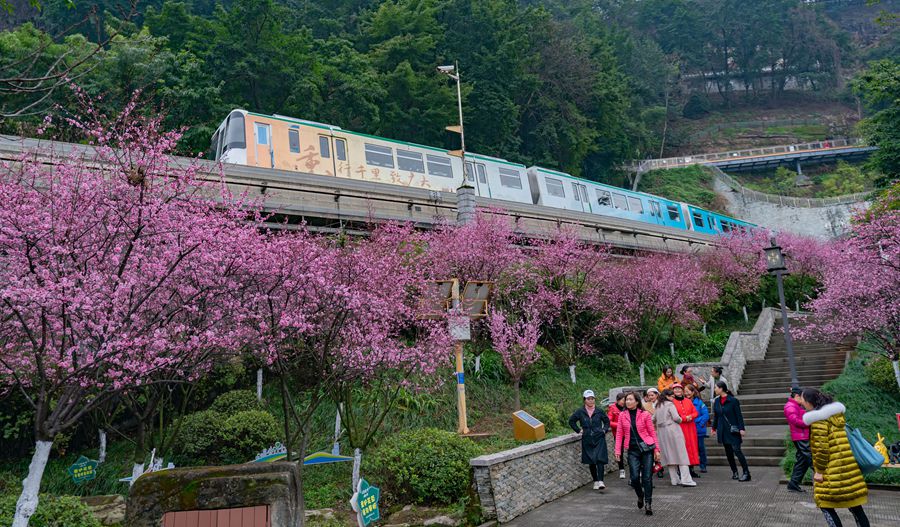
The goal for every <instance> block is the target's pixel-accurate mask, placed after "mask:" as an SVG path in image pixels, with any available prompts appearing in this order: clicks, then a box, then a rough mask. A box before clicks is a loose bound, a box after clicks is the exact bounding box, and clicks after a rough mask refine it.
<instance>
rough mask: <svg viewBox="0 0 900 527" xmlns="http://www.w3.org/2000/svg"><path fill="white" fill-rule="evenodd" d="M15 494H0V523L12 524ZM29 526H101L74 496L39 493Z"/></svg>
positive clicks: (16, 498)
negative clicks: (39, 496)
mask: <svg viewBox="0 0 900 527" xmlns="http://www.w3.org/2000/svg"><path fill="white" fill-rule="evenodd" d="M18 499H19V496H18V495H17V494H9V495H6V496H0V525H12V521H13V517H14V516H15V514H16V501H17V500H18ZM28 525H30V526H31V527H101V524H100V522H99V521H98V520H97V518H95V517H94V515H93V514H91V510H90V509H89V508H88V507H87V505H85V504H83V503H81V500H79V499H78V498H76V497H75V496H53V495H50V494H41V498H40V501H39V502H38V508H37V511H35V513H34V516H32V517H31V520H30V521H29V523H28Z"/></svg>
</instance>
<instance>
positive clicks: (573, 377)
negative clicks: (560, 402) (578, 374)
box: [569, 364, 576, 384]
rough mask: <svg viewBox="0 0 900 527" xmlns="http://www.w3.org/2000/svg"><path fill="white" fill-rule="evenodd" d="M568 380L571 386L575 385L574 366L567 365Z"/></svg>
mask: <svg viewBox="0 0 900 527" xmlns="http://www.w3.org/2000/svg"><path fill="white" fill-rule="evenodd" d="M569 378H570V379H572V384H575V382H576V381H575V365H574V364H569Z"/></svg>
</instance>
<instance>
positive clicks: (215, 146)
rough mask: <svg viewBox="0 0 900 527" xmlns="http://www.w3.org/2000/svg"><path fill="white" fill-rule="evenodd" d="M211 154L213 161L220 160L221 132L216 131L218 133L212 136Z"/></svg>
mask: <svg viewBox="0 0 900 527" xmlns="http://www.w3.org/2000/svg"><path fill="white" fill-rule="evenodd" d="M209 153H210V157H211V158H213V159H219V131H218V130H216V133H214V134H213V136H212V141H210V143H209Z"/></svg>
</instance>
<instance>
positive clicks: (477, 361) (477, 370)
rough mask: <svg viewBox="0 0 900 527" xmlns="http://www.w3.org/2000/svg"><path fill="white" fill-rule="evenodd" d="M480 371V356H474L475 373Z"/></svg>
mask: <svg viewBox="0 0 900 527" xmlns="http://www.w3.org/2000/svg"><path fill="white" fill-rule="evenodd" d="M480 371H481V355H475V373H478V372H480Z"/></svg>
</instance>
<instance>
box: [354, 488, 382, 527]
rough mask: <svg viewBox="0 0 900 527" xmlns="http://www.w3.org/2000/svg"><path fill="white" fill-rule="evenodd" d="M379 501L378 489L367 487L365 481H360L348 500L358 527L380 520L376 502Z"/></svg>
mask: <svg viewBox="0 0 900 527" xmlns="http://www.w3.org/2000/svg"><path fill="white" fill-rule="evenodd" d="M380 499H381V491H380V490H379V489H378V487H373V486H371V485H369V482H368V481H366V480H365V479H360V480H359V483H358V484H357V487H356V492H355V493H354V494H353V497H352V498H350V506H351V507H352V508H353V510H354V511H356V520H357V521H358V522H359V527H366V526H367V525H369V524H371V523H372V522H375V521H378V520H379V519H380V518H381V511H379V510H378V500H380Z"/></svg>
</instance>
